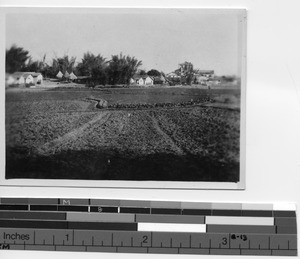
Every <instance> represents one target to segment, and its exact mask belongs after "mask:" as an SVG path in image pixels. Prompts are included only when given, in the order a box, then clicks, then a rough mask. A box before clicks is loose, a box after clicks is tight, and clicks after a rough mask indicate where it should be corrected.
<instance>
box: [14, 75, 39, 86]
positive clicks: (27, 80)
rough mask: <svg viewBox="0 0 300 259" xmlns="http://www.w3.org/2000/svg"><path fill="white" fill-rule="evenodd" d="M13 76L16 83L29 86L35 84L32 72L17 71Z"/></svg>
mask: <svg viewBox="0 0 300 259" xmlns="http://www.w3.org/2000/svg"><path fill="white" fill-rule="evenodd" d="M12 77H13V78H14V80H15V84H16V85H23V86H27V85H30V84H32V85H33V84H34V79H33V76H32V75H31V72H15V73H13V74H12Z"/></svg>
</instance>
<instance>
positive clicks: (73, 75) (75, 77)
mask: <svg viewBox="0 0 300 259" xmlns="http://www.w3.org/2000/svg"><path fill="white" fill-rule="evenodd" d="M70 79H72V80H74V79H77V76H76V75H75V74H74V73H73V72H72V73H71V74H70Z"/></svg>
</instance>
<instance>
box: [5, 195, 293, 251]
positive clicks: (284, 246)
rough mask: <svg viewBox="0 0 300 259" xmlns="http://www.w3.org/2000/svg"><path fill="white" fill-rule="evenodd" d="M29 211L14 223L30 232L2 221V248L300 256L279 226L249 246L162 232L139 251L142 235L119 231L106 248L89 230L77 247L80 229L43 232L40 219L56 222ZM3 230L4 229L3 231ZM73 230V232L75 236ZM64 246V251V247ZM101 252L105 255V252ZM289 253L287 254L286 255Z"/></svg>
mask: <svg viewBox="0 0 300 259" xmlns="http://www.w3.org/2000/svg"><path fill="white" fill-rule="evenodd" d="M89 205H90V200H89ZM87 207H88V209H87V211H88V213H90V211H91V206H87ZM120 208H121V206H118V207H117V211H118V213H121V210H120ZM28 209H29V212H28V211H24V213H23V212H22V214H21V213H20V214H16V215H17V217H16V218H14V217H13V219H15V221H14V222H16V223H18V220H20V221H21V219H22V218H19V217H23V216H24V217H25V218H24V220H25V219H26V220H27V221H28V222H30V224H29V227H28V228H24V226H22V225H20V226H19V225H18V224H15V223H14V225H11V227H6V225H5V220H6V218H4V219H1V224H4V225H3V226H2V227H1V226H0V230H1V231H2V232H1V233H3V230H4V231H5V232H4V239H3V241H2V244H7V243H8V244H14V245H15V247H16V248H12V249H21V248H22V247H23V248H24V249H36V250H44V249H45V250H48V249H49V248H52V249H53V247H54V250H61V249H62V248H64V249H63V250H67V251H72V250H78V249H79V250H82V251H88V249H87V248H88V246H89V245H90V244H91V245H92V246H93V247H95V249H96V248H97V247H101V246H102V247H107V249H113V248H116V249H115V250H114V251H116V252H118V253H120V252H123V250H124V251H125V249H126V251H129V252H130V251H131V249H138V250H137V251H136V252H139V253H152V252H153V253H158V252H159V251H162V252H163V253H169V251H170V253H183V254H189V253H192V254H193V253H195V254H197V253H208V254H219V255H225V254H240V255H246V254H249V255H260V254H261V255H263V254H266V255H267V254H269V255H282V254H283V255H286V256H289V255H295V253H297V248H296V249H293V246H294V236H295V238H297V233H296V235H293V236H292V238H291V239H289V235H287V236H285V235H282V234H285V233H282V234H280V228H278V226H276V225H275V228H274V229H273V231H274V230H275V233H274V232H273V233H267V232H266V233H265V232H261V233H259V231H260V230H259V229H257V230H258V231H257V232H254V233H252V232H251V231H249V232H250V233H244V234H245V235H249V236H248V241H247V242H244V240H243V235H242V234H239V233H237V234H234V235H236V238H235V237H233V238H232V239H233V243H231V235H233V234H231V233H226V232H224V233H221V232H222V231H224V230H222V229H221V231H220V233H219V232H218V233H217V232H216V233H208V232H206V233H203V234H201V236H200V237H198V235H197V234H196V233H185V236H183V239H182V237H181V236H179V237H178V238H177V235H176V232H169V233H165V232H164V233H160V230H158V231H159V232H158V234H155V236H154V237H153V231H149V232H148V233H146V234H147V235H148V237H149V234H150V237H149V238H150V242H151V243H150V244H149V243H148V244H146V246H145V248H146V249H139V248H138V247H139V246H138V244H139V243H136V244H134V238H135V234H136V233H138V232H136V231H133V230H132V231H131V230H128V231H123V233H125V235H124V236H123V235H121V236H120V237H119V233H120V232H119V231H114V230H110V231H111V245H110V242H109V238H108V243H107V244H104V240H103V238H102V240H101V239H100V240H99V241H97V240H95V237H96V236H94V235H91V234H93V232H92V231H93V230H92V229H86V230H85V231H86V235H85V234H84V232H82V231H80V230H78V231H76V238H77V239H78V238H79V239H78V240H76V242H77V243H78V244H75V230H77V229H66V228H65V229H61V230H58V229H55V228H54V229H43V228H42V227H41V226H42V225H34V224H35V223H34V222H35V221H36V219H38V220H39V222H40V221H53V220H51V219H48V216H47V215H46V214H45V215H46V216H45V218H43V217H44V216H43V215H44V214H42V213H41V214H40V218H32V216H31V214H32V213H34V214H35V213H36V215H39V213H40V212H38V211H37V212H32V211H31V209H34V208H33V207H31V205H28ZM117 211H115V212H117ZM180 212H181V214H180V215H183V214H184V211H183V210H182V209H181V210H180ZM8 213H9V212H8ZM18 213H19V212H18ZM27 213H29V215H27ZM53 213H54V212H53ZM78 213H80V212H78ZM151 213H152V208H150V214H151ZM34 214H32V215H34ZM48 214H49V215H50V214H51V213H48ZM12 215H14V214H11V217H12ZM19 215H20V216H19ZM120 216H121V215H120ZM228 216H229V215H228ZM6 217H7V216H6ZM51 217H52V216H51ZM132 218H133V219H134V222H135V223H137V214H136V213H132ZM204 220H206V218H205V217H204ZM8 221H9V218H8ZM187 221H188V218H187ZM104 223H105V222H104ZM157 223H158V222H157ZM185 223H186V224H188V222H185ZM219 224H220V223H219ZM12 226H14V227H12ZM67 226H68V225H67ZM1 228H3V230H2V229H1ZM10 228H11V229H10ZM71 228H72V227H71ZM75 228H76V227H75ZM295 228H296V226H295ZM5 229H8V231H11V232H8V231H6V230H5ZM206 229H208V227H207V225H206ZM278 229H279V230H278ZM69 230H72V232H71V231H69ZM23 231H24V232H23ZM36 231H39V232H36ZM40 231H43V232H41V233H43V234H40ZM60 231H62V232H60ZM110 231H108V232H107V233H108V237H109V232H110ZM278 231H279V232H278ZM99 232H100V236H101V235H105V236H106V234H104V233H105V231H104V230H99ZM99 232H98V233H99ZM44 233H45V234H44ZM64 233H65V234H68V233H69V234H70V233H73V235H72V245H73V246H74V249H72V247H70V249H69V245H70V241H71V240H68V239H65V238H63V237H64V235H63V234H64ZM140 233H141V234H142V232H140ZM174 233H175V236H174ZM27 234H29V235H30V240H26V239H25V240H24V238H22V239H23V240H20V239H21V238H19V239H15V238H14V237H13V238H11V237H6V239H5V235H20V236H22V235H27ZM115 234H116V235H117V237H118V241H117V243H116V245H115V244H114V236H115ZM126 234H128V235H129V236H126ZM286 234H288V233H286ZM51 235H52V243H53V244H52V245H51ZM77 235H78V237H77ZM221 235H227V236H228V235H229V236H228V237H229V240H228V246H227V245H226V246H227V247H226V246H225V245H223V244H222V242H217V241H218V239H219V238H218V237H221ZM252 235H253V236H252ZM271 235H272V236H271ZM129 237H130V243H129V239H128V238H129ZM192 237H193V238H196V239H195V240H194V243H195V244H194V245H193V246H192ZM256 237H257V238H258V240H257V239H256ZM271 237H272V248H271ZM273 237H274V238H273ZM96 238H97V237H96ZM168 238H169V247H168V245H167V242H166V241H167V239H168ZM173 238H176V239H175V243H174V242H173ZM198 238H199V239H200V240H199V241H200V242H199V248H200V249H201V250H199V252H197V249H198V248H197V239H198ZM277 238H278V240H277ZM46 239H47V242H46ZM153 239H154V240H153ZM207 239H209V240H207ZM80 240H81V242H80ZM176 240H177V241H176ZM136 241H139V239H137V240H136ZM202 241H204V247H202ZM207 241H209V247H208V249H206V248H207V247H206V245H205V244H206V243H207ZM251 241H254V243H253V242H252V244H251ZM28 242H29V243H28ZM153 242H155V243H156V242H157V243H156V245H155V244H154V243H153ZM187 242H189V246H188V244H187ZM266 242H268V244H266ZM285 242H287V243H285ZM80 243H82V244H80ZM159 243H160V244H159ZM247 243H248V248H247V246H246V244H247ZM276 243H277V246H276ZM164 244H166V245H164ZM61 245H62V246H63V247H61ZM143 245H144V244H143V243H142V242H141V243H140V247H141V248H144V246H143ZM173 245H174V247H173ZM34 246H36V248H34ZM48 246H49V248H47V247H48ZM251 246H253V247H251ZM18 247H19V248H18ZM135 247H137V248H135ZM120 248H121V249H120ZM162 248H164V249H162ZM173 248H174V249H173ZM189 248H190V249H191V250H190V249H189ZM192 248H193V249H192ZM0 249H3V248H1V244H0ZM4 249H5V248H4ZM105 249H106V248H105ZM150 249H151V250H150ZM155 249H157V250H156V251H155ZM103 250H104V249H103ZM218 250H219V251H218ZM247 250H248V252H247ZM99 251H101V248H100V250H99ZM132 251H134V250H132ZM285 251H287V252H285Z"/></svg>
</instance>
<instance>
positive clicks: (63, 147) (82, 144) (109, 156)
mask: <svg viewBox="0 0 300 259" xmlns="http://www.w3.org/2000/svg"><path fill="white" fill-rule="evenodd" d="M245 23H246V11H245V10H230V9H222V10H209V9H134V8H132V9H118V8H115V9H101V8H100V9H75V8H74V9H71V8H69V9H61V8H60V9H59V8H58V9H51V8H50V9H48V10H44V9H41V8H39V9H36V10H35V9H34V8H32V9H31V10H30V8H27V9H26V10H25V9H22V8H19V9H15V10H14V11H8V12H6V14H5V49H6V52H5V131H6V132H5V134H6V169H5V179H7V180H9V179H43V180H47V179H55V180H62V179H64V180H90V181H96V180H97V181H110V182H112V183H113V182H114V181H118V182H119V181H122V182H123V181H124V182H125V183H126V181H136V182H147V181H148V182H149V181H150V182H152V181H154V182H179V183H181V182H182V183H184V182H192V183H205V182H220V183H238V182H240V181H241V175H242V174H243V173H244V172H243V170H244V168H243V166H241V164H242V162H241V153H242V151H241V146H242V145H241V135H242V134H241V129H242V126H241V124H242V121H243V119H242V118H243V116H244V115H243V112H242V111H241V110H242V109H241V107H243V105H244V103H243V102H244V100H243V93H244V90H245V85H244V82H245V44H246V42H245ZM3 84H4V81H3Z"/></svg>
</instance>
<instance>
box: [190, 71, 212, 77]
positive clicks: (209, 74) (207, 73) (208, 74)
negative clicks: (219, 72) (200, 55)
mask: <svg viewBox="0 0 300 259" xmlns="http://www.w3.org/2000/svg"><path fill="white" fill-rule="evenodd" d="M194 72H195V75H196V76H204V77H207V78H213V77H214V75H215V71H214V70H200V69H197V70H195V71H194Z"/></svg>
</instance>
